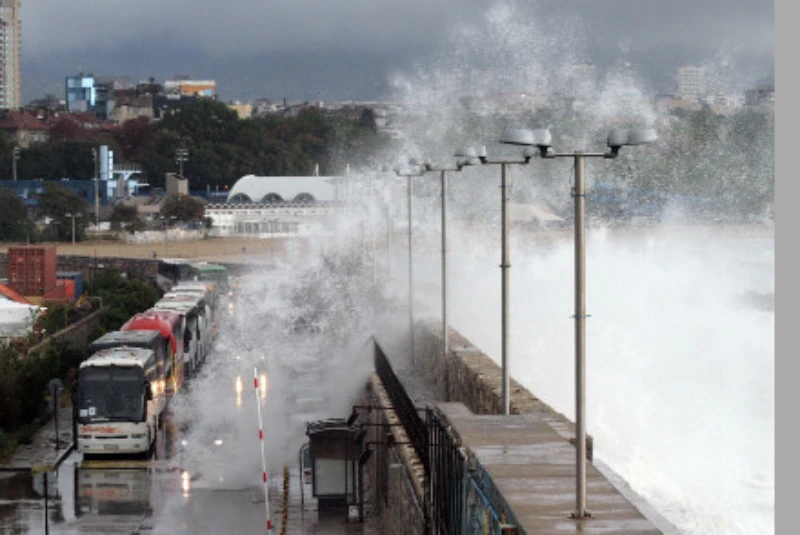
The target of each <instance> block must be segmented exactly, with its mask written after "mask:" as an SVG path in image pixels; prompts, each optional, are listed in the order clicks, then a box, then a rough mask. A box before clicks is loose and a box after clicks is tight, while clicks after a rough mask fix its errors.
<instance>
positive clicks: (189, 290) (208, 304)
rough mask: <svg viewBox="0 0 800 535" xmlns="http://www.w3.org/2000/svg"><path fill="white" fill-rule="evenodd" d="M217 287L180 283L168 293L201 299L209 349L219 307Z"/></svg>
mask: <svg viewBox="0 0 800 535" xmlns="http://www.w3.org/2000/svg"><path fill="white" fill-rule="evenodd" d="M217 290H218V287H217V283H215V282H210V281H209V282H202V281H181V282H179V283H178V284H177V286H174V287H173V288H172V291H171V292H170V293H176V294H193V295H197V296H199V297H202V298H203V300H204V302H205V316H206V323H207V330H208V333H207V339H208V345H209V347H208V348H207V349H210V344H211V341H212V340H213V339H214V337H215V336H216V334H217V314H218V311H217V307H218V306H219V299H220V296H219V294H218V292H217Z"/></svg>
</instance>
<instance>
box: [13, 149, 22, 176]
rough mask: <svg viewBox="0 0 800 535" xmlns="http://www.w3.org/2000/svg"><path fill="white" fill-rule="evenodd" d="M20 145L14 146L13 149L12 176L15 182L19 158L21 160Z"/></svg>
mask: <svg viewBox="0 0 800 535" xmlns="http://www.w3.org/2000/svg"><path fill="white" fill-rule="evenodd" d="M19 152H20V150H19V147H14V149H13V150H12V151H11V176H12V177H13V178H14V182H16V181H17V160H19Z"/></svg>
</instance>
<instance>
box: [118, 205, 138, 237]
mask: <svg viewBox="0 0 800 535" xmlns="http://www.w3.org/2000/svg"><path fill="white" fill-rule="evenodd" d="M143 228H144V223H143V222H142V221H141V220H140V219H139V211H138V210H137V209H136V207H135V206H130V205H127V204H121V203H120V204H115V205H114V210H113V211H112V212H111V230H124V231H125V232H136V231H137V230H141V229H143Z"/></svg>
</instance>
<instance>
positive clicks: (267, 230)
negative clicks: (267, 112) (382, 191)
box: [206, 175, 365, 238]
mask: <svg viewBox="0 0 800 535" xmlns="http://www.w3.org/2000/svg"><path fill="white" fill-rule="evenodd" d="M364 182H365V181H364V180H362V179H359V178H356V177H325V176H272V177H268V176H255V175H247V176H244V177H242V178H240V179H239V180H237V181H236V184H234V185H233V187H232V188H231V189H230V191H229V192H228V198H227V201H226V202H225V203H223V204H210V205H207V206H206V216H207V217H210V218H211V219H212V220H213V227H214V229H215V231H216V232H217V234H218V235H220V236H235V235H257V236H260V237H263V238H269V237H280V236H287V235H297V234H300V235H306V234H308V233H310V232H312V231H314V230H320V229H322V228H324V227H325V226H326V224H327V223H328V222H329V221H330V218H331V217H333V216H335V215H336V214H339V213H342V212H343V211H345V210H348V209H353V208H354V206H355V205H356V204H357V203H359V202H360V201H359V199H360V198H361V197H362V196H363V191H362V190H363V187H362V184H363V183H364Z"/></svg>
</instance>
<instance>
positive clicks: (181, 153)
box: [175, 148, 189, 178]
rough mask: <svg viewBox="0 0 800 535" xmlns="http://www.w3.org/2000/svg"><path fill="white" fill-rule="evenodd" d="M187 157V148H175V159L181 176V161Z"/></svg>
mask: <svg viewBox="0 0 800 535" xmlns="http://www.w3.org/2000/svg"><path fill="white" fill-rule="evenodd" d="M188 159H189V151H188V150H186V149H184V148H180V149H175V161H176V162H178V165H179V166H180V171H179V173H178V174H179V175H180V177H181V178H183V162H185V161H187V160H188Z"/></svg>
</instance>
